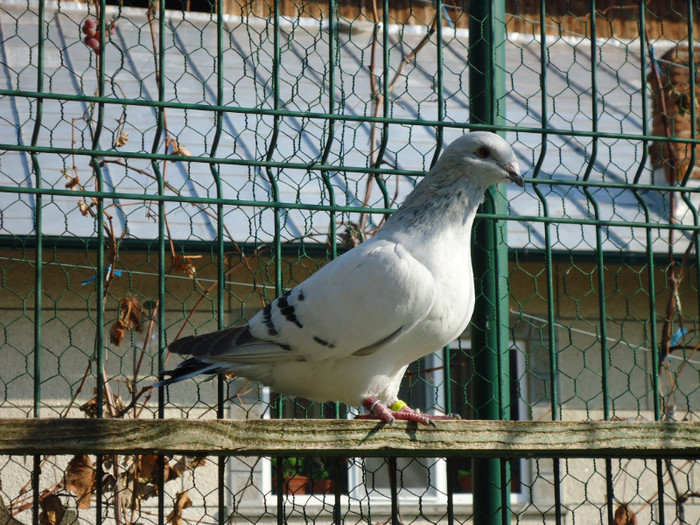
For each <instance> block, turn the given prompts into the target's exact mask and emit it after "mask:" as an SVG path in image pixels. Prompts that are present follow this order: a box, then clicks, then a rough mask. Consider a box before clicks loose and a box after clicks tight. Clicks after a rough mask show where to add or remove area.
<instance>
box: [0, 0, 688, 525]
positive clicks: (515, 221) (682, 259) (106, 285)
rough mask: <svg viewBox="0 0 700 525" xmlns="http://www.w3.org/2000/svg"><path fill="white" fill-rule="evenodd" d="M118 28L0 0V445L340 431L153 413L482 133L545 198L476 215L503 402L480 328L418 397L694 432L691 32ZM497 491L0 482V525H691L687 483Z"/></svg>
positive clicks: (123, 12)
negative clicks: (486, 114) (204, 336)
mask: <svg viewBox="0 0 700 525" xmlns="http://www.w3.org/2000/svg"><path fill="white" fill-rule="evenodd" d="M109 4H110V5H106V4H105V3H79V2H70V3H68V2H49V1H44V0H39V1H38V2H37V1H33V0H32V1H28V2H19V1H13V0H5V1H3V2H0V243H1V245H2V249H1V250H0V272H1V276H2V278H1V280H0V345H1V346H0V359H1V362H2V367H1V368H0V393H1V394H2V395H0V417H3V418H35V417H61V418H65V417H73V418H97V419H99V418H134V419H135V418H143V419H153V418H164V417H169V418H180V419H214V418H239V419H260V418H290V417H293V418H323V419H333V418H352V417H353V416H354V415H356V414H357V413H358V408H357V407H347V406H344V405H340V404H336V403H326V404H319V403H314V402H309V401H306V400H303V399H292V398H287V397H283V396H280V395H278V394H276V393H275V392H272V391H270V390H269V389H268V388H266V387H263V386H262V385H259V384H257V383H254V382H251V381H248V380H246V379H244V378H240V377H235V376H230V377H217V378H214V379H211V378H210V379H206V378H205V379H192V380H190V381H188V382H183V383H180V384H178V385H176V386H172V387H169V388H167V389H160V390H154V389H152V388H151V385H152V384H153V382H154V380H155V378H156V376H157V374H158V372H159V371H160V370H162V369H163V367H164V366H167V367H172V366H173V364H174V363H175V361H176V359H178V358H176V357H172V358H171V357H170V356H168V355H166V354H165V352H164V350H163V349H164V348H165V347H166V346H167V343H168V342H170V341H173V340H174V339H176V338H178V337H179V336H181V335H188V334H192V333H205V332H208V331H212V330H216V329H218V328H223V327H225V326H229V325H233V324H237V323H241V322H245V321H246V320H248V319H250V318H251V317H252V316H253V315H254V314H255V313H256V312H257V311H259V310H260V309H261V308H263V307H264V306H265V305H266V304H268V303H269V301H271V300H272V299H274V298H275V297H276V296H278V295H279V294H281V293H283V292H284V291H285V290H288V289H290V288H291V287H293V286H294V285H295V284H298V283H299V282H302V281H303V280H304V279H305V278H307V277H308V276H309V275H310V274H312V273H313V272H315V271H316V270H317V269H318V268H320V267H321V266H322V265H323V264H325V263H326V262H327V261H329V260H331V259H332V258H334V257H335V256H337V255H338V254H339V253H342V252H344V251H346V250H348V249H350V248H352V247H354V246H356V245H358V244H360V243H361V242H363V241H364V240H365V239H367V238H368V237H370V236H371V235H372V234H373V233H374V232H375V231H376V230H377V229H378V228H379V227H381V225H382V223H383V221H384V219H385V218H386V216H387V215H388V214H389V213H391V210H393V209H395V208H396V206H397V205H398V204H400V203H401V201H402V200H403V198H404V197H405V196H406V195H407V194H408V193H409V192H410V191H411V189H412V188H413V186H414V185H415V184H416V182H417V181H418V180H420V177H421V176H422V174H423V173H424V172H425V170H427V169H428V168H429V167H430V166H431V165H432V163H433V162H434V161H435V160H436V158H437V155H438V154H439V153H440V152H441V151H442V149H443V147H444V146H445V145H446V144H449V143H450V142H451V141H452V140H454V139H455V138H457V137H459V136H461V135H462V134H463V133H465V132H467V131H468V130H471V129H491V130H495V131H499V132H501V133H502V134H503V135H504V136H505V137H506V139H507V140H508V142H510V143H511V144H512V145H513V148H514V150H515V151H516V154H517V156H518V159H519V162H520V165H521V168H522V169H523V173H524V175H525V177H526V180H527V184H526V186H525V188H524V189H520V188H516V187H509V188H508V189H507V190H505V189H504V190H503V196H504V197H505V202H506V204H507V206H506V210H505V212H504V213H501V212H496V213H490V212H487V213H482V214H480V215H479V217H478V221H480V222H481V223H495V224H497V225H498V228H499V231H500V232H501V233H503V234H505V235H506V237H507V246H508V250H507V252H500V253H504V254H505V256H504V257H507V270H505V271H504V272H503V273H504V274H505V273H507V275H501V277H507V278H508V288H507V289H505V288H502V289H500V291H499V293H500V295H499V296H498V297H497V298H496V300H497V301H498V302H499V303H500V305H501V306H502V307H503V308H504V310H503V311H504V312H505V314H503V315H500V316H499V318H498V324H499V326H500V327H501V328H503V329H506V330H507V331H506V332H505V333H506V334H507V339H508V341H507V342H506V341H501V342H500V343H501V347H502V352H501V355H500V358H499V359H498V363H497V364H498V368H497V373H496V375H495V376H489V375H485V372H484V370H483V369H482V368H481V364H480V363H481V362H482V358H483V354H484V352H485V351H487V350H485V349H484V348H480V347H478V346H477V345H475V344H474V343H473V341H474V340H476V339H472V336H473V335H474V333H476V332H479V330H481V329H482V327H479V326H473V327H469V328H468V329H467V331H466V332H465V333H464V334H462V336H461V337H460V338H459V339H458V340H457V341H455V342H454V343H453V344H451V345H450V346H449V347H448V348H444V349H436V352H435V353H434V354H432V355H429V356H427V357H425V358H423V359H421V360H420V361H419V362H417V363H415V364H414V365H412V366H411V367H410V368H409V370H408V372H407V374H406V376H407V377H406V378H405V379H404V382H403V385H402V390H401V397H402V399H404V400H405V401H406V402H408V403H409V404H410V405H411V406H414V407H418V408H420V409H421V410H424V411H428V412H436V413H441V412H446V413H457V414H459V415H460V416H461V417H462V418H464V419H474V418H477V417H480V416H481V415H482V412H481V411H482V409H483V407H482V406H481V405H480V402H477V401H475V399H482V398H483V396H482V397H481V398H480V397H479V396H478V395H475V392H474V391H475V390H476V391H478V393H481V389H482V387H483V384H484V382H486V383H488V384H493V385H494V389H493V392H495V393H496V394H495V395H496V397H497V399H496V401H497V403H498V406H499V416H500V417H501V418H503V419H509V418H510V419H513V420H557V421H558V420H562V421H580V420H585V421H597V420H613V421H614V420H628V419H633V420H634V419H639V420H645V421H655V420H656V421H658V420H666V421H677V422H680V421H696V420H697V419H698V418H697V415H698V410H699V409H698V408H696V407H698V406H700V392H699V391H698V375H699V371H700V363H699V362H698V359H700V358H698V356H697V355H696V351H697V349H698V348H699V347H700V344H699V342H700V339H699V338H698V333H697V329H698V326H697V319H698V303H699V301H700V293H699V292H698V264H697V255H696V249H695V246H696V242H697V236H698V231H699V228H698V199H699V197H698V189H697V179H698V177H700V171H698V170H697V168H696V160H697V159H696V151H695V144H696V140H695V138H696V136H697V135H698V131H697V127H698V118H697V117H698V105H697V101H696V96H697V94H698V88H697V85H696V84H697V73H696V67H697V64H698V61H699V60H700V59H699V58H698V57H696V48H695V36H694V35H695V34H697V33H698V27H697V25H696V22H695V20H697V19H698V18H699V17H698V15H699V14H700V13H698V9H697V6H696V5H695V4H694V3H693V2H673V3H671V4H670V5H669V3H668V2H665V3H664V2H661V1H659V2H657V1H654V0H650V1H648V2H628V3H620V2H612V1H609V2H599V3H598V5H596V4H595V3H594V2H591V3H590V5H582V4H583V3H578V2H544V0H541V2H535V1H524V2H521V1H519V2H510V1H509V2H506V4H505V14H501V11H500V10H499V9H498V3H497V2H495V3H493V5H492V6H491V7H490V9H491V11H490V14H489V16H487V17H486V18H483V19H477V18H475V14H474V12H473V10H471V11H470V9H469V7H468V6H466V5H462V4H459V3H454V2H449V1H442V0H439V1H437V2H436V3H432V2H424V1H418V0H408V1H406V2H401V3H398V2H396V3H395V2H389V1H388V0H385V2H383V3H382V5H378V4H377V3H376V2H368V3H366V4H357V3H350V2H341V3H330V4H328V3H324V2H313V3H309V2H295V0H284V1H281V0H278V1H276V2H274V3H273V4H271V3H266V2H262V1H254V2H250V3H244V4H239V3H236V2H221V3H218V4H210V3H207V2H197V1H194V2H187V3H175V2H168V3H167V4H166V3H162V4H142V3H139V2H133V3H131V4H130V5H123V4H118V5H111V4H112V2H109ZM489 24H491V25H492V26H493V27H494V28H500V29H501V30H503V29H505V39H504V40H503V41H494V42H491V44H492V46H491V51H490V53H491V55H490V56H489V57H486V58H487V59H488V60H484V57H475V56H473V54H474V52H475V51H474V50H475V49H476V47H475V44H474V34H475V27H478V26H479V25H489ZM477 58H480V59H481V60H480V61H477V60H476V59H477ZM489 60H492V62H493V64H492V65H491V66H490V67H492V69H488V70H487V71H477V73H481V74H484V73H487V74H488V75H491V76H492V77H493V78H495V79H497V81H499V80H498V79H502V80H503V84H504V86H501V90H502V91H503V93H502V96H501V95H500V94H499V92H500V91H497V92H494V93H486V96H487V97H491V98H490V102H491V103H492V104H493V115H492V116H493V118H492V119H491V122H490V123H489V124H490V125H486V124H481V125H477V123H476V122H475V121H474V119H473V115H474V112H475V107H474V104H472V101H474V100H477V99H478V100H481V99H480V98H478V97H483V96H484V88H483V87H482V86H479V85H474V84H473V79H474V78H476V77H474V76H473V74H474V70H475V69H478V67H479V66H478V65H476V64H477V63H478V64H482V63H489ZM473 252H474V257H475V258H479V257H481V258H482V259H489V258H493V257H496V258H498V257H499V256H498V255H497V254H496V255H494V253H491V252H490V251H488V249H487V248H485V247H484V246H481V245H479V244H478V243H477V244H475V245H474V246H473ZM501 262H502V263H504V262H505V259H504V260H502V261H501ZM502 267H503V266H501V268H502ZM487 277H488V276H486V275H478V274H477V276H476V278H477V280H480V279H486V278H487ZM341 452H342V451H341ZM479 461H483V460H474V459H473V458H470V457H450V458H449V459H447V458H424V457H401V458H370V457H367V458H362V457H355V458H351V457H342V454H340V455H338V454H335V455H333V456H308V455H307V454H305V453H304V450H303V449H302V450H299V454H298V455H293V456H289V457H284V458H282V457H272V458H270V457H245V456H237V455H230V456H226V457H194V456H187V455H179V454H174V455H170V456H158V455H144V454H132V455H121V456H94V455H88V454H85V455H76V456H69V455H61V454H57V455H42V456H33V457H28V456H15V455H5V456H0V523H12V524H20V523H31V522H39V523H42V524H45V523H51V524H59V523H60V524H62V525H65V524H67V523H73V522H80V523H98V522H105V523H119V524H135V523H163V522H171V523H244V522H246V523H248V522H249V523H268V522H277V523H284V522H290V523H291V522H299V523H301V522H304V523H308V522H312V523H329V522H332V521H335V522H339V521H343V522H347V523H355V522H357V523H385V522H394V523H398V522H401V523H443V522H446V523H453V522H458V523H466V522H470V521H472V520H474V521H479V522H482V523H484V522H485V521H484V520H486V521H489V520H490V521H489V522H495V521H499V522H505V521H508V520H511V521H517V522H521V523H531V522H532V523H549V522H554V523H561V522H567V523H576V522H579V523H581V522H585V523H587V522H599V521H604V522H615V523H616V524H620V525H621V524H627V523H629V524H632V523H637V522H639V523H647V522H648V523H652V522H653V523H697V522H698V521H700V507H699V506H698V501H697V496H698V491H697V485H698V483H699V482H700V480H699V476H700V472H699V469H698V466H697V463H696V461H694V460H678V459H674V460H671V459H668V458H664V457H659V458H656V459H634V458H633V459H603V458H597V459H596V458H594V459H584V458H580V459H576V458H574V459H557V458H554V459H552V458H547V457H534V458H530V459H513V458H509V457H506V456H505V455H504V457H502V458H500V459H498V460H495V464H492V466H493V467H494V468H495V471H496V473H497V475H496V477H495V478H494V480H495V481H494V483H493V486H491V487H490V489H489V490H490V491H491V493H492V496H493V495H494V494H495V496H494V497H495V498H496V499H495V501H496V505H495V506H496V507H497V508H498V514H494V515H492V516H487V517H486V518H485V517H484V516H483V515H480V514H479V512H480V511H479V509H478V505H479V503H480V502H479V501H475V498H474V496H473V495H474V491H475V487H474V486H473V483H472V480H473V479H474V476H473V473H474V470H475V468H476V464H477V463H479ZM482 466H483V465H482ZM482 490H483V489H482Z"/></svg>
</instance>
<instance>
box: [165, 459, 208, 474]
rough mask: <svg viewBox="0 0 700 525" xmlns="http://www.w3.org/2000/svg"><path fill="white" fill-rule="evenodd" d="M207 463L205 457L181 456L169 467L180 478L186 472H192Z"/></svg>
mask: <svg viewBox="0 0 700 525" xmlns="http://www.w3.org/2000/svg"><path fill="white" fill-rule="evenodd" d="M206 462H207V458H206V456H182V457H181V458H180V459H178V460H177V461H176V462H175V464H174V465H173V466H172V467H170V468H171V470H172V471H174V472H175V473H177V475H178V476H177V477H180V476H181V475H182V474H183V472H185V471H186V470H194V469H196V468H197V467H201V466H202V465H204V464H205V463H206Z"/></svg>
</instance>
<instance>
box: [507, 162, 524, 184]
mask: <svg viewBox="0 0 700 525" xmlns="http://www.w3.org/2000/svg"><path fill="white" fill-rule="evenodd" d="M503 169H504V170H505V171H506V173H507V174H508V180H509V181H511V182H514V183H515V184H517V185H518V186H520V187H521V188H524V187H525V182H524V181H523V176H522V175H521V174H520V166H518V163H517V162H511V163H510V164H506V165H505V166H503Z"/></svg>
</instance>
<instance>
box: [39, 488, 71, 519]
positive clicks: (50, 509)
mask: <svg viewBox="0 0 700 525" xmlns="http://www.w3.org/2000/svg"><path fill="white" fill-rule="evenodd" d="M39 505H41V514H39V524H40V525H58V524H59V523H61V520H62V519H63V515H64V514H65V513H66V508H65V507H64V506H63V502H62V501H61V498H59V497H58V496H56V495H53V494H52V495H51V496H49V497H48V498H44V499H43V500H41V501H40V502H39Z"/></svg>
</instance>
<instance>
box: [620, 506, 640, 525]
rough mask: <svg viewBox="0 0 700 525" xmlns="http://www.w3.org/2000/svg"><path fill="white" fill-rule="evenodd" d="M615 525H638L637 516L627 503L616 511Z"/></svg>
mask: <svg viewBox="0 0 700 525" xmlns="http://www.w3.org/2000/svg"><path fill="white" fill-rule="evenodd" d="M615 525H637V515H636V514H635V513H634V511H633V510H632V509H630V507H629V505H628V504H627V503H623V504H621V505H620V506H619V507H617V508H616V509H615Z"/></svg>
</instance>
